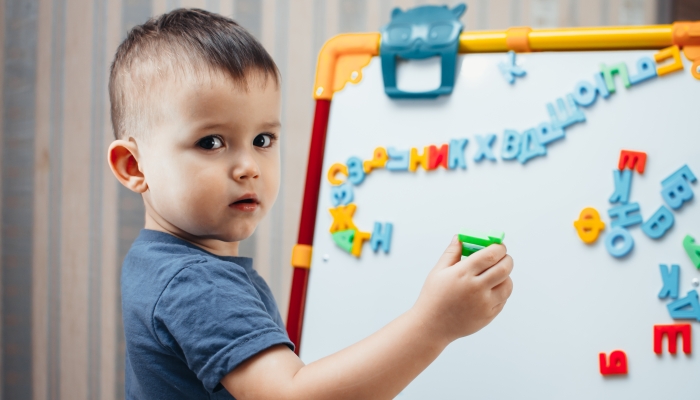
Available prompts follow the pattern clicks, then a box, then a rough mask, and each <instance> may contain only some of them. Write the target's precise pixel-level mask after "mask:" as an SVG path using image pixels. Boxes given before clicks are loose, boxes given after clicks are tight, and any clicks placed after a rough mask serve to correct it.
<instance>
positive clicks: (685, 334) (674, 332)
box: [654, 324, 691, 354]
mask: <svg viewBox="0 0 700 400" xmlns="http://www.w3.org/2000/svg"><path fill="white" fill-rule="evenodd" d="M679 333H680V334H681V338H682V340H683V352H684V353H685V354H690V352H691V342H690V338H691V334H690V324H675V325H654V353H656V354H661V347H662V342H663V337H664V334H666V336H668V352H669V353H671V354H676V351H677V349H678V334H679Z"/></svg>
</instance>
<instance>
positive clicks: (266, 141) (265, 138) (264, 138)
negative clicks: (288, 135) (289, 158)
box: [253, 133, 275, 148]
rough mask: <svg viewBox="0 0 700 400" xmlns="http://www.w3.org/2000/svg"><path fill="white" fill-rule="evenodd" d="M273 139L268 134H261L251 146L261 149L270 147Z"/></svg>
mask: <svg viewBox="0 0 700 400" xmlns="http://www.w3.org/2000/svg"><path fill="white" fill-rule="evenodd" d="M274 139H275V137H274V136H273V135H272V134H270V133H261V134H259V135H258V136H256V137H255V139H253V146H256V147H262V148H266V147H270V146H272V141H273V140H274Z"/></svg>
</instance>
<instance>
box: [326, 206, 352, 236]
mask: <svg viewBox="0 0 700 400" xmlns="http://www.w3.org/2000/svg"><path fill="white" fill-rule="evenodd" d="M355 209H357V206H356V205H355V204H354V203H350V204H348V205H347V206H338V207H336V208H331V209H329V210H328V211H330V212H331V215H332V216H333V224H332V225H331V233H336V232H338V231H345V230H348V229H357V228H356V227H355V223H354V222H352V216H353V214H355Z"/></svg>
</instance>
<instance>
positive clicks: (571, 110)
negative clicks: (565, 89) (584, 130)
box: [547, 94, 586, 129]
mask: <svg viewBox="0 0 700 400" xmlns="http://www.w3.org/2000/svg"><path fill="white" fill-rule="evenodd" d="M557 109H558V111H557V110H555V108H554V104H552V103H547V112H548V113H549V118H550V119H551V120H552V126H553V127H554V128H555V129H564V128H566V127H568V126H571V125H573V124H575V123H577V122H584V121H586V115H585V114H584V113H583V111H581V110H580V109H579V108H578V106H577V105H576V102H575V101H574V96H573V95H571V94H567V95H566V103H564V99H562V98H558V99H557Z"/></svg>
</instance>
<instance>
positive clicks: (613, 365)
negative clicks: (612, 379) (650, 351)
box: [598, 350, 627, 375]
mask: <svg viewBox="0 0 700 400" xmlns="http://www.w3.org/2000/svg"><path fill="white" fill-rule="evenodd" d="M598 362H599V365H600V374H601V375H619V374H626V373H627V354H625V352H624V351H622V350H615V351H613V352H612V353H610V362H609V363H608V362H606V360H605V353H600V354H598Z"/></svg>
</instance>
